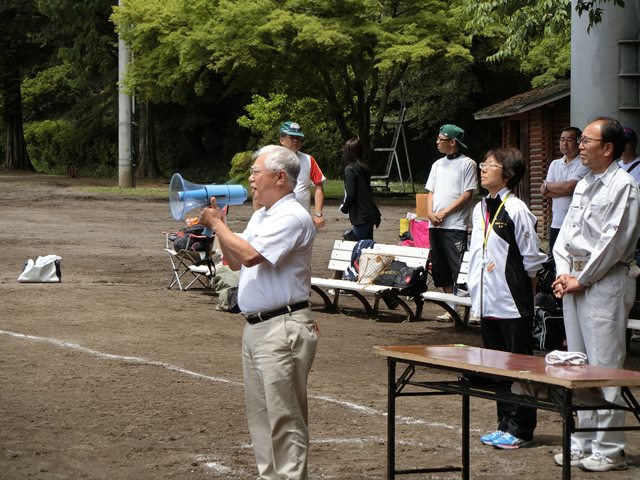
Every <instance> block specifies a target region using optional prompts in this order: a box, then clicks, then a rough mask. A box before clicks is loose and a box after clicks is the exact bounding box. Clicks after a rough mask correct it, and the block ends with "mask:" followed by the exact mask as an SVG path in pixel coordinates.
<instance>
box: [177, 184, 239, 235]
mask: <svg viewBox="0 0 640 480" xmlns="http://www.w3.org/2000/svg"><path fill="white" fill-rule="evenodd" d="M211 197H216V203H217V204H218V206H219V207H220V208H224V207H225V206H226V205H242V204H243V203H244V202H245V201H246V200H247V189H246V188H244V187H243V186H242V185H226V184H222V185H216V184H212V185H199V184H197V183H191V182H188V181H186V180H185V179H184V178H182V175H180V174H179V173H174V174H173V176H172V177H171V183H169V206H170V207H171V215H172V216H173V218H175V219H176V220H184V218H185V216H186V215H187V214H188V213H189V212H191V211H193V210H196V209H199V208H202V207H207V206H209V202H210V201H211ZM204 234H205V235H207V236H209V237H210V236H211V235H212V234H213V232H211V230H209V229H208V228H207V229H205V232H204Z"/></svg>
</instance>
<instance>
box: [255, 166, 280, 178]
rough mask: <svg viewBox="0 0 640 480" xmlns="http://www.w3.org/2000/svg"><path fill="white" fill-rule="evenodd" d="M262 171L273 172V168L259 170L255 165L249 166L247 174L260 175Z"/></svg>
mask: <svg viewBox="0 0 640 480" xmlns="http://www.w3.org/2000/svg"><path fill="white" fill-rule="evenodd" d="M264 172H275V170H260V169H259V168H256V167H251V168H249V176H251V175H254V176H255V175H260V174H262V173H264Z"/></svg>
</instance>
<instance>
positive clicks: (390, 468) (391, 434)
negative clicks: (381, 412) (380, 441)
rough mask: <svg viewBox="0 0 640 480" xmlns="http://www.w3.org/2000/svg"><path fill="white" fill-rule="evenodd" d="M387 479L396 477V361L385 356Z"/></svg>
mask: <svg viewBox="0 0 640 480" xmlns="http://www.w3.org/2000/svg"><path fill="white" fill-rule="evenodd" d="M387 388H388V390H387V479H388V480H394V479H395V478H396V362H395V360H393V359H391V358H387Z"/></svg>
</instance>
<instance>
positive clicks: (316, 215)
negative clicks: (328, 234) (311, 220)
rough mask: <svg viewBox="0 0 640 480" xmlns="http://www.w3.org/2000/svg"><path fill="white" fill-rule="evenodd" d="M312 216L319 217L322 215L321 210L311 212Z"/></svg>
mask: <svg viewBox="0 0 640 480" xmlns="http://www.w3.org/2000/svg"><path fill="white" fill-rule="evenodd" d="M313 216H314V217H321V216H322V212H315V213H314V214H313Z"/></svg>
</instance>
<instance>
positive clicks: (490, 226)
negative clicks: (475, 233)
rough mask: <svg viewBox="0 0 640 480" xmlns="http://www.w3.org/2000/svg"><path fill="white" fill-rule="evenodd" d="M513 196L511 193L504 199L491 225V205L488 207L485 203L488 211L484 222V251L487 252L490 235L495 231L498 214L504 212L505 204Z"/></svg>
mask: <svg viewBox="0 0 640 480" xmlns="http://www.w3.org/2000/svg"><path fill="white" fill-rule="evenodd" d="M510 195H511V192H509V193H507V195H506V196H505V197H504V199H503V200H502V202H500V206H499V207H498V210H496V214H495V215H494V217H493V221H492V222H491V223H489V205H487V203H486V202H485V204H484V205H485V209H486V215H485V220H484V238H483V240H482V243H483V245H482V250H483V251H486V250H487V241H488V240H489V234H490V233H491V231H492V230H493V224H494V223H496V219H497V218H498V214H499V213H500V210H502V207H504V204H505V202H506V201H507V198H509V196H510Z"/></svg>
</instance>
